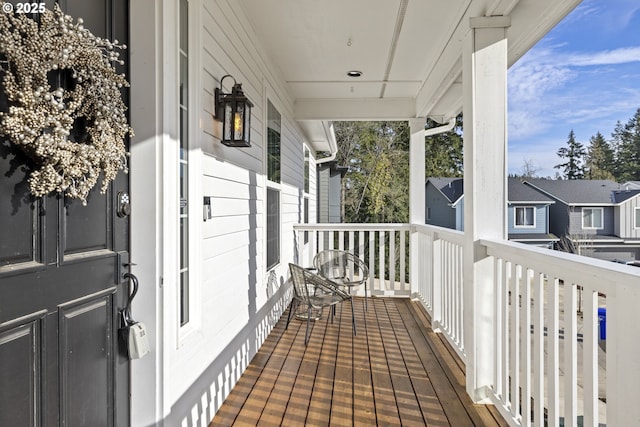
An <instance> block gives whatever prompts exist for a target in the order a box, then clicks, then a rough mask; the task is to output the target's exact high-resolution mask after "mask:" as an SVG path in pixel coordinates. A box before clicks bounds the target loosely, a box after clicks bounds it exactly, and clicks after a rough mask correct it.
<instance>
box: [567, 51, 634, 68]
mask: <svg viewBox="0 0 640 427" xmlns="http://www.w3.org/2000/svg"><path fill="white" fill-rule="evenodd" d="M566 62H567V63H568V64H570V65H573V66H590V65H616V64H627V63H631V62H640V46H633V47H623V48H619V49H613V50H605V51H602V52H594V53H580V54H573V55H569V56H568V57H567V59H566Z"/></svg>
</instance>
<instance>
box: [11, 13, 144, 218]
mask: <svg viewBox="0 0 640 427" xmlns="http://www.w3.org/2000/svg"><path fill="white" fill-rule="evenodd" d="M4 5H5V3H4V2H1V1H0V6H4ZM3 10H4V8H3ZM37 18H38V19H36V20H34V19H31V18H30V17H28V16H27V15H24V14H12V13H0V74H4V77H3V78H2V83H3V88H4V97H5V99H6V104H7V106H8V108H5V109H4V110H5V111H1V112H0V136H5V137H7V138H8V139H9V140H10V141H11V142H12V143H13V144H15V145H16V146H17V147H19V148H20V149H21V150H22V151H24V152H25V153H26V154H27V155H28V156H29V157H30V158H31V159H33V160H34V161H35V163H36V165H37V166H36V169H35V170H33V171H31V174H30V176H29V179H28V181H29V189H30V192H31V194H33V195H34V196H36V197H41V196H44V195H47V194H49V193H51V192H54V191H55V192H58V193H63V194H64V195H65V196H68V197H71V198H76V199H79V200H81V201H82V203H83V204H84V205H86V203H87V196H88V194H89V192H90V191H91V189H92V188H93V187H94V186H95V185H96V184H97V182H98V179H99V178H100V177H101V178H102V186H101V192H102V193H104V192H106V190H107V188H108V186H109V183H110V182H111V181H113V180H114V179H115V177H116V175H117V173H118V171H119V170H123V171H124V172H125V173H127V171H128V170H127V156H128V153H127V151H126V148H125V138H126V136H127V135H130V136H133V130H132V129H131V127H130V126H129V124H128V122H127V117H126V114H125V112H126V109H127V108H126V106H125V104H124V101H123V99H122V94H121V88H122V87H124V86H128V85H129V84H128V82H127V80H126V78H125V76H124V74H119V73H118V72H117V71H116V68H115V67H116V64H120V65H122V64H124V61H122V60H121V59H120V58H119V51H120V50H122V49H126V46H125V45H121V44H119V43H118V41H117V40H114V41H109V40H107V39H103V38H100V37H96V36H95V35H93V34H92V33H91V32H90V31H89V30H88V29H86V28H85V27H84V25H83V21H82V19H81V18H79V19H77V20H75V21H74V19H73V18H72V17H70V16H68V15H65V14H64V13H63V12H62V10H61V9H60V7H59V6H58V5H57V4H56V5H55V7H54V9H53V10H45V11H44V12H43V13H41V14H39V15H37ZM0 96H2V95H0ZM78 129H81V131H80V132H78ZM78 133H80V134H82V137H81V138H74V139H76V140H75V141H72V140H70V139H71V137H70V135H72V134H73V135H76V134H78Z"/></svg>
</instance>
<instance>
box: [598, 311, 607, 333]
mask: <svg viewBox="0 0 640 427" xmlns="http://www.w3.org/2000/svg"><path fill="white" fill-rule="evenodd" d="M598 322H599V323H600V339H601V340H606V339H607V309H606V308H604V307H600V308H598Z"/></svg>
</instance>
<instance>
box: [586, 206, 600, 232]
mask: <svg viewBox="0 0 640 427" xmlns="http://www.w3.org/2000/svg"><path fill="white" fill-rule="evenodd" d="M602 213H603V209H602V208H582V228H595V229H600V228H603V227H604V226H603V222H602V216H603V215H602Z"/></svg>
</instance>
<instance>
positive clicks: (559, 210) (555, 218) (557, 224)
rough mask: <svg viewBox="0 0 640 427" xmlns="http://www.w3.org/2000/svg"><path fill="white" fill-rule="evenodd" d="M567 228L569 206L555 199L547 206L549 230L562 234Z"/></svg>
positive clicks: (565, 232)
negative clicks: (554, 201)
mask: <svg viewBox="0 0 640 427" xmlns="http://www.w3.org/2000/svg"><path fill="white" fill-rule="evenodd" d="M567 230H569V206H567V205H565V204H564V203H562V202H560V201H558V200H556V203H554V204H552V205H550V206H549V232H550V233H553V234H555V235H556V236H558V237H559V236H564V235H565V234H567Z"/></svg>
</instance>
